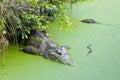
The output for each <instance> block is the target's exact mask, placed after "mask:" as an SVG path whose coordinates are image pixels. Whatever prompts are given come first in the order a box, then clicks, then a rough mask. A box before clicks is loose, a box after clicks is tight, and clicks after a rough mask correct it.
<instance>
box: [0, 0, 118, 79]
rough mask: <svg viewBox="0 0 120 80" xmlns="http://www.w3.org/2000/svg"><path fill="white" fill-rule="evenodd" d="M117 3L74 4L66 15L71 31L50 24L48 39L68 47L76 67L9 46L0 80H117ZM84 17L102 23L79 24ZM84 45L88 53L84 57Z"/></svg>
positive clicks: (1, 68)
mask: <svg viewBox="0 0 120 80" xmlns="http://www.w3.org/2000/svg"><path fill="white" fill-rule="evenodd" d="M119 3H120V0H114V1H113V0H96V1H94V2H84V3H77V4H74V5H73V8H72V10H71V11H72V12H71V15H70V16H71V19H72V22H73V24H72V25H71V28H72V29H73V31H72V32H66V31H59V30H58V29H57V26H58V25H56V24H51V25H50V26H51V29H49V32H50V33H51V34H52V38H53V39H55V40H56V42H58V43H59V44H61V45H68V46H70V47H71V48H72V49H71V50H70V55H71V57H72V58H73V59H74V61H76V63H77V65H76V66H72V67H71V66H67V65H63V64H60V63H57V62H54V61H50V60H46V59H44V58H42V57H41V56H36V55H29V54H25V53H23V52H20V51H18V50H17V47H16V46H11V47H10V49H9V51H8V54H7V55H6V59H5V61H4V66H1V65H0V80H120V76H119V74H120V61H119V60H120V58H119V56H120V49H119V48H120V34H119V33H120V23H119V19H120V16H119V14H120V10H119V7H120V5H119ZM85 18H93V19H95V20H96V21H98V22H101V23H102V24H84V23H80V20H82V19H85ZM88 45H91V46H90V47H91V49H92V53H90V54H89V55H88V56H87V54H88V52H89V49H88V48H87V46H88Z"/></svg>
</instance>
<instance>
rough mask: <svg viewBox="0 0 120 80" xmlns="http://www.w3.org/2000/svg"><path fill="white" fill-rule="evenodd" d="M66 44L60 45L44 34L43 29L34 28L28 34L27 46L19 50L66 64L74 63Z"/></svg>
mask: <svg viewBox="0 0 120 80" xmlns="http://www.w3.org/2000/svg"><path fill="white" fill-rule="evenodd" d="M69 49H70V47H68V46H60V45H58V44H57V43H56V42H55V41H54V40H52V39H50V37H49V36H46V32H45V31H39V30H35V31H34V33H33V34H32V35H31V36H30V38H29V41H28V43H27V46H26V47H24V48H22V49H21V50H22V51H24V52H26V53H29V54H35V55H40V56H43V57H44V58H46V59H50V60H54V61H56V62H60V63H63V64H67V65H75V62H74V61H73V60H72V59H71V58H70V56H69V53H68V50H69Z"/></svg>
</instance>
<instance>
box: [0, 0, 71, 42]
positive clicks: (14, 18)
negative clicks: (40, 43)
mask: <svg viewBox="0 0 120 80" xmlns="http://www.w3.org/2000/svg"><path fill="white" fill-rule="evenodd" d="M14 1H15V2H14ZM62 2H63V0H13V1H12V2H11V1H9V0H8V1H7V0H3V1H2V2H1V3H0V19H1V20H0V34H1V35H6V37H7V38H8V39H9V41H11V42H17V40H18V39H20V40H24V39H27V38H28V37H29V35H30V34H31V31H32V30H34V29H40V30H46V29H48V28H49V26H48V24H50V23H52V22H54V21H55V20H57V21H58V24H60V29H67V30H68V29H69V25H70V21H69V18H68V17H67V12H66V10H65V7H64V5H63V3H62Z"/></svg>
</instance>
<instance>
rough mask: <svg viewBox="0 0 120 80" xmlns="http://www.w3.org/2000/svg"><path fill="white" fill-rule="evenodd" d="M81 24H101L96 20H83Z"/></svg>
mask: <svg viewBox="0 0 120 80" xmlns="http://www.w3.org/2000/svg"><path fill="white" fill-rule="evenodd" d="M80 22H82V23H89V24H100V22H97V21H95V20H94V19H84V20H81V21H80Z"/></svg>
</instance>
